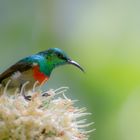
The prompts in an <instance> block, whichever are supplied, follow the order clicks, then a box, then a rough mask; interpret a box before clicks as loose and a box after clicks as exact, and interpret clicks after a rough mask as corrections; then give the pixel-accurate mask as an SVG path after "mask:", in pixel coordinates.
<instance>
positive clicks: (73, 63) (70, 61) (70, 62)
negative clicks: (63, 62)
mask: <svg viewBox="0 0 140 140" xmlns="http://www.w3.org/2000/svg"><path fill="white" fill-rule="evenodd" d="M68 63H69V64H72V65H74V66H76V67H77V68H79V69H80V70H81V71H82V72H85V71H84V69H83V68H82V67H81V66H80V65H79V64H78V63H77V62H75V61H73V60H70V59H69V60H68Z"/></svg>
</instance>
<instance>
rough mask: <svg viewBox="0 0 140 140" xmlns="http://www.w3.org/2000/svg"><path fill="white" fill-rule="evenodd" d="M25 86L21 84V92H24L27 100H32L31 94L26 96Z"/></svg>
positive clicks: (23, 94)
mask: <svg viewBox="0 0 140 140" xmlns="http://www.w3.org/2000/svg"><path fill="white" fill-rule="evenodd" d="M25 92H26V91H25V86H24V85H21V86H20V93H21V94H22V96H23V97H24V98H25V99H26V100H28V101H31V96H30V95H29V96H26V95H25Z"/></svg>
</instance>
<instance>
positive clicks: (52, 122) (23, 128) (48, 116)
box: [0, 88, 91, 140]
mask: <svg viewBox="0 0 140 140" xmlns="http://www.w3.org/2000/svg"><path fill="white" fill-rule="evenodd" d="M65 90H66V89H64V88H62V89H58V90H56V91H54V90H50V91H47V92H46V94H45V93H43V94H44V95H46V96H42V93H41V92H37V91H36V92H31V93H30V94H31V95H32V100H31V101H27V100H25V99H24V98H23V97H22V95H18V96H17V95H16V96H7V95H6V94H5V95H4V96H1V98H0V140H5V139H9V140H15V139H20V140H26V139H29V140H87V139H88V136H87V133H88V132H90V131H85V128H86V127H88V126H90V125H91V123H90V124H86V120H85V119H82V120H81V117H83V116H85V115H88V113H85V108H83V109H78V108H77V107H74V102H73V101H72V100H71V99H69V98H67V97H66V96H65V95H64V91H65Z"/></svg>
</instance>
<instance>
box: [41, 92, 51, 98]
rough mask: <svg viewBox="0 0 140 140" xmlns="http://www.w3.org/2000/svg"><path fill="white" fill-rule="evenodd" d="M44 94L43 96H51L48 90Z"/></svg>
mask: <svg viewBox="0 0 140 140" xmlns="http://www.w3.org/2000/svg"><path fill="white" fill-rule="evenodd" d="M42 96H43V97H48V96H50V94H49V93H48V92H44V93H43V94H42Z"/></svg>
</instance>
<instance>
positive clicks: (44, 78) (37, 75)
mask: <svg viewBox="0 0 140 140" xmlns="http://www.w3.org/2000/svg"><path fill="white" fill-rule="evenodd" d="M33 77H34V79H35V80H36V81H38V82H39V84H42V83H43V82H45V81H47V80H48V79H49V77H48V76H46V75H45V74H44V73H42V72H40V69H39V66H35V67H34V68H33Z"/></svg>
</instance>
